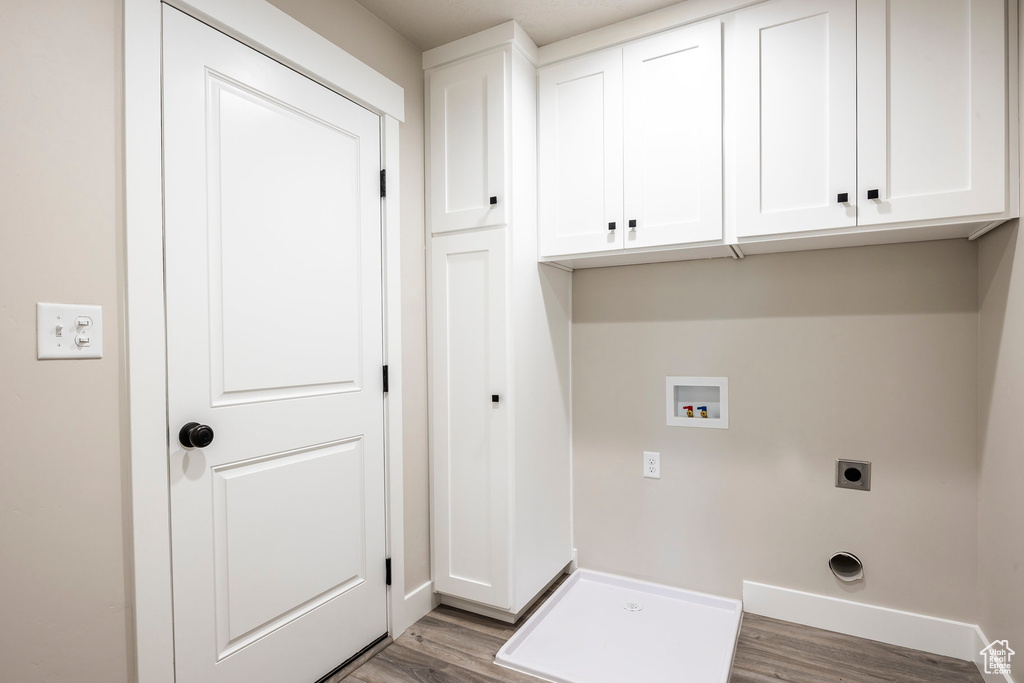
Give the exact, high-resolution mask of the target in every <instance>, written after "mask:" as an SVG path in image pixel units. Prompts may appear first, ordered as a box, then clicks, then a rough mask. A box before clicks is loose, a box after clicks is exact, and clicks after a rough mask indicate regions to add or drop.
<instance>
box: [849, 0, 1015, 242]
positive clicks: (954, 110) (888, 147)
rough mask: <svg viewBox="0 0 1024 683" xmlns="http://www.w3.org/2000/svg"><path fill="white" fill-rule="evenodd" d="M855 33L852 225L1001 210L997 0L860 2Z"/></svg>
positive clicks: (1000, 8) (1001, 65) (1002, 52)
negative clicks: (855, 212) (856, 207)
mask: <svg viewBox="0 0 1024 683" xmlns="http://www.w3.org/2000/svg"><path fill="white" fill-rule="evenodd" d="M857 27H858V28H857V65H858V66H857V84H858V98H857V107H858V129H859V130H858V139H859V149H858V152H859V167H858V168H859V175H860V182H859V185H860V196H859V197H858V200H857V201H858V205H859V217H858V222H859V223H860V224H861V225H873V224H877V223H899V222H903V221H916V220H925V219H930V218H945V217H955V216H971V215H977V214H985V213H998V212H1002V211H1005V210H1006V48H1005V34H1006V20H1005V6H1004V2H1003V0H859V2H858V3H857ZM869 193H870V194H869Z"/></svg>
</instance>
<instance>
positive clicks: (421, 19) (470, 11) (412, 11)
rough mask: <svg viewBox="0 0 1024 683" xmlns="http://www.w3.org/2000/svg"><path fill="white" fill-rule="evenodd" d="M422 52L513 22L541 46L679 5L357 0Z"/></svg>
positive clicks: (618, 0)
mask: <svg viewBox="0 0 1024 683" xmlns="http://www.w3.org/2000/svg"><path fill="white" fill-rule="evenodd" d="M357 1H358V2H359V4H361V5H362V6H363V7H365V8H366V9H368V10H369V11H370V12H372V13H373V14H375V15H376V16H377V17H379V18H380V19H381V20H383V21H384V23H385V24H387V25H388V26H390V27H391V28H393V29H395V30H396V31H398V32H399V33H401V34H402V35H403V36H405V37H406V38H407V39H408V40H409V41H410V42H411V43H412V44H413V45H415V46H416V47H418V48H420V49H421V50H429V49H430V48H432V47H437V46H438V45H444V44H445V43H448V42H451V41H453V40H455V39H457V38H462V37H465V36H468V35H471V34H473V33H476V32H477V31H482V30H484V29H486V28H491V27H492V26H497V25H498V24H500V23H502V22H505V21H508V20H509V19H515V20H516V21H518V22H519V24H520V25H521V26H522V27H523V28H524V29H525V30H526V32H527V33H528V34H529V35H530V37H531V38H533V40H534V42H536V43H537V45H547V44H548V43H553V42H555V41H557V40H561V39H562V38H568V37H569V36H574V35H577V34H579V33H584V32H585V31H590V30H592V29H595V28H600V27H602V26H607V25H609V24H614V23H616V22H618V21H622V20H624V19H630V18H632V17H635V16H639V15H641V14H646V13H647V12H651V11H653V10H656V9H661V8H662V7H668V6H669V5H675V4H678V3H679V2H680V0H357Z"/></svg>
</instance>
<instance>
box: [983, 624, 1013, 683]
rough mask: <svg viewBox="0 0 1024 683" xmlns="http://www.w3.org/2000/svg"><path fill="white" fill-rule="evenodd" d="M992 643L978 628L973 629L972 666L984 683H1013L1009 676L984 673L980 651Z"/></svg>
mask: <svg viewBox="0 0 1024 683" xmlns="http://www.w3.org/2000/svg"><path fill="white" fill-rule="evenodd" d="M991 642H992V641H991V640H989V639H988V638H986V637H985V634H984V633H982V632H981V627H980V626H975V627H974V665H975V666H976V667H978V673H980V674H981V677H982V678H984V679H985V683H1013V679H1012V678H1010V675H1009V674H987V673H985V657H984V656H982V654H981V651H982V650H984V649H985V648H986V647H988V645H989V643H991Z"/></svg>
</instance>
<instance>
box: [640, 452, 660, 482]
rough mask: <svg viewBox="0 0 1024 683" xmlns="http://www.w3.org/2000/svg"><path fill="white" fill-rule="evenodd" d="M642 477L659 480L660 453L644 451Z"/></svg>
mask: <svg viewBox="0 0 1024 683" xmlns="http://www.w3.org/2000/svg"><path fill="white" fill-rule="evenodd" d="M644 477H645V478H647V479H661V453H654V452H651V451H644Z"/></svg>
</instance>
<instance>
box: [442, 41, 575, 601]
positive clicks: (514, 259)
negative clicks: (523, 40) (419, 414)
mask: <svg viewBox="0 0 1024 683" xmlns="http://www.w3.org/2000/svg"><path fill="white" fill-rule="evenodd" d="M496 32H497V33H498V34H501V33H502V32H505V33H506V34H507V42H508V43H510V44H506V45H504V46H498V47H496V48H495V49H494V50H492V51H491V52H486V53H484V54H483V55H482V56H474V57H472V58H471V59H470V60H469V61H466V62H461V63H456V64H455V66H446V65H444V64H442V65H439V66H438V68H437V69H436V70H433V71H428V72H427V79H428V82H429V83H430V84H431V87H430V88H428V90H427V92H428V96H429V97H430V101H429V102H428V107H429V109H430V111H431V112H434V111H435V110H436V108H437V103H436V102H434V97H435V96H439V97H440V96H445V95H444V91H443V90H439V89H438V88H437V87H435V86H437V83H438V82H439V79H438V75H439V74H444V75H445V78H447V76H448V75H449V74H451V73H453V72H454V70H456V69H458V67H459V66H462V65H475V66H478V65H480V64H484V63H497V62H498V61H499V60H498V59H493V58H494V56H495V55H499V56H500V58H501V61H502V63H504V65H505V83H506V87H505V92H506V94H505V97H506V99H505V108H506V119H505V123H504V133H503V135H504V137H503V139H502V140H501V144H500V145H499V147H500V148H501V149H504V150H506V151H507V155H508V156H507V157H506V159H505V160H506V162H508V163H507V166H506V168H507V172H506V175H505V178H506V184H507V188H508V189H507V193H506V199H507V201H505V208H504V211H505V214H504V216H505V220H506V224H504V225H500V226H496V227H485V228H483V229H480V230H465V231H460V232H451V231H449V232H447V233H446V234H441V231H439V230H438V229H437V226H436V225H435V224H434V222H435V220H436V219H437V215H436V213H435V212H433V211H432V212H431V213H430V218H429V223H430V225H429V226H428V234H430V235H431V237H429V238H428V243H427V250H428V259H429V264H430V267H429V270H428V283H427V285H428V299H427V300H428V308H429V310H428V329H429V335H428V336H429V344H428V346H429V377H430V399H431V400H430V460H431V482H432V497H431V509H432V515H431V520H432V521H431V539H432V543H433V553H432V558H433V560H432V562H433V577H434V590H435V591H437V592H438V593H440V594H441V599H442V601H443V602H445V603H447V604H452V605H455V606H457V607H460V608H462V609H469V610H472V611H476V612H480V613H483V614H488V615H490V616H496V617H498V618H505V619H506V620H512V619H514V617H515V615H517V614H518V613H520V612H521V611H522V610H524V609H525V608H526V607H528V606H529V605H530V604H531V603H532V602H533V600H534V599H535V598H536V597H537V596H538V595H540V594H541V593H542V592H543V590H544V588H545V586H547V585H548V584H549V583H550V582H551V581H552V580H553V579H555V578H556V577H557V576H558V575H559V574H560V573H561V571H562V570H563V569H564V568H565V566H566V565H567V564H568V563H569V562H570V561H571V559H572V528H571V522H570V520H571V490H572V482H571V480H570V471H569V450H570V444H569V433H570V422H569V402H570V398H569V392H570V386H569V364H570V363H569V359H570V328H571V306H572V275H571V274H570V273H568V272H566V271H565V270H562V269H559V268H556V267H554V266H549V265H538V263H537V74H536V69H535V67H534V66H533V64H532V63H531V62H530V61H529V59H528V58H527V57H526V56H525V54H524V51H523V49H522V48H523V47H525V48H526V49H527V50H529V48H530V47H531V46H530V45H525V46H521V45H520V44H517V42H516V39H517V36H520V35H521V29H519V28H518V27H517V26H516V25H515V24H513V23H512V22H510V23H509V24H506V25H504V26H503V27H498V28H497V29H491V30H489V31H487V32H485V33H486V34H487V35H489V36H490V37H491V38H492V39H493V38H494V36H495V33H496ZM478 38H479V37H474V38H473V39H472V40H471V41H470V42H471V43H472V46H471V47H470V48H468V49H470V50H471V51H472V52H474V53H477V54H478V53H479V51H480V48H481V45H480V44H479V40H478ZM458 45H459V44H458V43H456V44H454V45H448V46H442V47H441V48H437V50H436V51H431V52H428V53H426V55H425V56H424V61H425V63H431V62H433V61H434V60H436V59H437V57H436V55H443V56H444V57H445V59H446V61H447V60H450V59H457V58H458V55H457V54H455V55H453V54H452V53H453V52H454V53H457V52H458ZM535 49H536V48H535V47H534V48H533V50H535ZM478 92H482V91H478ZM439 93H441V94H439ZM432 116H433V114H432ZM434 123H435V121H433V120H432V121H431V124H432V125H431V127H430V130H431V134H430V136H429V137H428V139H427V145H428V148H429V150H430V158H432V159H433V158H435V152H436V150H437V147H438V145H439V144H440V145H443V144H444V143H443V140H444V138H443V135H444V131H443V130H441V129H439V128H437V127H436V126H435V125H433V124H434ZM456 132H457V131H456ZM474 154H475V155H476V158H475V159H466V160H464V165H465V167H466V168H471V167H478V168H482V167H483V166H484V165H485V164H486V163H487V159H486V157H487V154H488V151H487V146H484V145H479V146H477V147H476V148H475V152H474ZM445 172H446V171H445V169H444V168H443V167H440V166H436V165H432V166H431V177H430V182H431V187H436V184H437V183H438V182H442V179H441V178H439V176H441V175H443V174H444V173H445ZM442 218H443V217H442Z"/></svg>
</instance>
